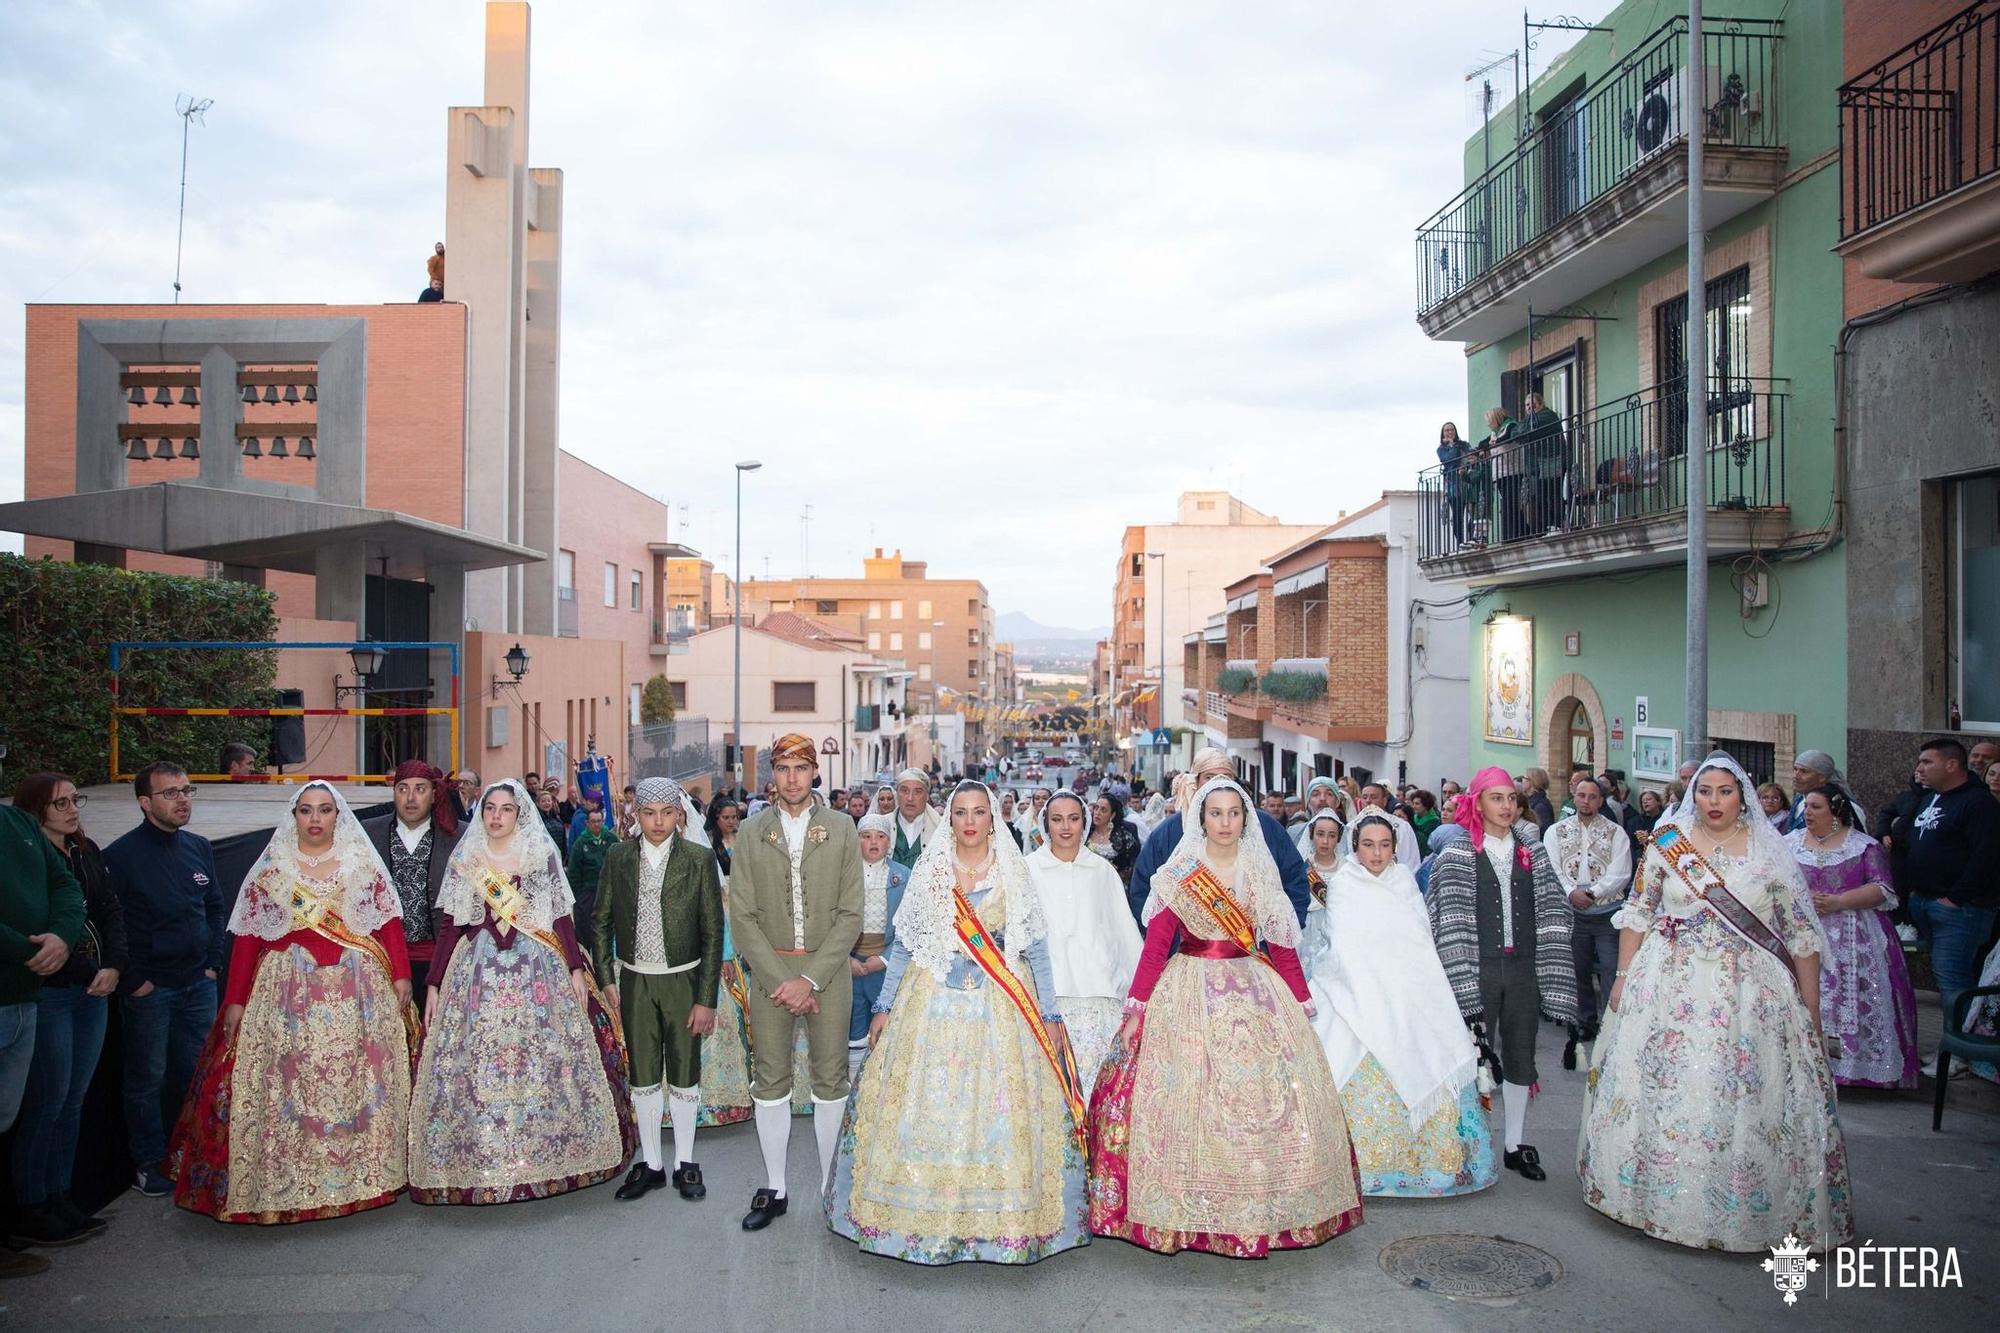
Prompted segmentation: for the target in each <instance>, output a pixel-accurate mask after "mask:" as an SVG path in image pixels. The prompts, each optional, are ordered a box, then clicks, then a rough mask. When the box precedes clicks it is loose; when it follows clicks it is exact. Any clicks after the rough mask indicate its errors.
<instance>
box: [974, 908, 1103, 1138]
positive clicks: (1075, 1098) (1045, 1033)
mask: <svg viewBox="0 0 2000 1333" xmlns="http://www.w3.org/2000/svg"><path fill="white" fill-rule="evenodd" d="M951 899H952V906H953V908H954V909H955V913H954V917H953V922H952V924H953V925H954V927H956V929H957V931H958V942H959V943H960V944H963V945H964V946H965V952H966V953H967V954H968V955H969V956H970V957H971V958H972V961H973V962H975V963H977V964H979V970H980V971H982V972H984V973H985V974H986V976H987V978H988V980H990V981H992V983H993V984H994V985H995V986H998V987H999V988H1000V992H1001V994H1003V995H1005V996H1006V997H1007V998H1008V999H1010V1000H1012V1001H1013V1002H1014V1007H1015V1008H1016V1009H1018V1010H1019V1011H1020V1013H1021V1018H1022V1020H1023V1021H1024V1022H1026V1023H1027V1025H1028V1031H1029V1032H1030V1033H1032V1034H1033V1035H1034V1038H1035V1044H1036V1045H1037V1046H1039V1047H1041V1048H1042V1054H1043V1055H1045V1056H1047V1057H1048V1061H1049V1067H1050V1068H1051V1069H1053V1070H1055V1074H1056V1083H1057V1085H1058V1086H1060V1087H1061V1088H1062V1093H1063V1100H1064V1101H1066V1102H1068V1103H1069V1124H1070V1132H1071V1133H1073V1134H1075V1135H1076V1141H1077V1146H1078V1147H1085V1146H1086V1145H1087V1144H1088V1142H1089V1137H1088V1133H1089V1131H1088V1126H1087V1125H1086V1124H1085V1115H1086V1111H1085V1107H1084V1102H1083V1078H1082V1076H1081V1075H1080V1074H1079V1073H1078V1072H1077V1067H1076V1055H1075V1053H1074V1052H1073V1051H1071V1050H1070V1045H1069V1034H1068V1033H1067V1032H1065V1033H1064V1034H1063V1036H1062V1038H1061V1040H1057V1038H1056V1037H1055V1035H1054V1034H1053V1033H1051V1032H1050V1031H1049V1027H1048V1024H1046V1023H1044V1022H1043V1021H1042V1009H1041V1006H1040V1005H1039V1004H1037V1003H1036V1002H1035V998H1034V997H1033V996H1031V995H1029V994H1028V987H1027V985H1026V983H1024V982H1023V981H1022V980H1021V978H1019V977H1018V976H1015V975H1014V969H1012V968H1010V967H1008V966H1007V960H1006V959H1005V958H1003V957H1002V956H1001V954H1000V948H999V946H998V945H996V944H995V943H994V942H993V936H992V935H991V934H989V933H988V932H987V930H986V927H985V926H984V925H982V924H981V923H980V920H979V913H977V912H975V911H973V910H972V904H971V903H970V902H968V901H967V900H966V897H965V895H964V894H963V893H961V892H960V891H959V890H958V889H957V888H956V887H954V888H953V889H952V891H951Z"/></svg>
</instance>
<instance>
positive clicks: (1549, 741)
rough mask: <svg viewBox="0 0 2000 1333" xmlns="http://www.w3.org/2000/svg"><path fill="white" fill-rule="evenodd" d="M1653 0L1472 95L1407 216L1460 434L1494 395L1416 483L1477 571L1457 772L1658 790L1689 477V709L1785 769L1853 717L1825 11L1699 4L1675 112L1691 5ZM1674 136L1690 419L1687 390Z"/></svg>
mask: <svg viewBox="0 0 2000 1333" xmlns="http://www.w3.org/2000/svg"><path fill="white" fill-rule="evenodd" d="M1663 12H1666V13H1669V14H1671V12H1672V11H1671V10H1670V9H1669V10H1665V11H1663V10H1662V7H1661V6H1658V5H1654V4H1650V3H1648V4H1640V3H1630V4H1625V5H1621V6H1619V7H1618V8H1617V9H1615V10H1613V11H1612V12H1611V13H1610V14H1608V15H1606V16H1605V17H1603V18H1602V19H1599V20H1597V26H1598V28H1600V29H1602V31H1595V32H1590V33H1587V34H1585V35H1584V36H1583V37H1582V38H1581V39H1580V40H1578V41H1577V42H1576V44H1575V45H1574V46H1573V47H1572V48H1571V49H1570V50H1569V51H1568V52H1566V53H1565V54H1564V55H1563V56H1562V57H1561V58H1560V59H1558V60H1556V61H1555V62H1553V64H1552V65H1551V67H1550V68H1549V69H1547V70H1546V71H1544V72H1538V73H1537V74H1536V75H1535V77H1534V81H1533V84H1532V86H1531V87H1530V88H1529V90H1528V93H1527V95H1526V97H1525V98H1524V99H1523V101H1524V103H1525V105H1524V106H1522V107H1521V108H1519V109H1518V111H1517V108H1515V107H1514V106H1512V105H1502V106H1499V107H1497V108H1495V109H1494V111H1493V113H1492V120H1491V123H1490V126H1489V128H1488V129H1487V130H1486V131H1485V132H1482V133H1479V134H1475V135H1474V136H1473V137H1472V138H1471V139H1470V140H1469V141H1468V142H1467V144H1466V148H1465V153H1466V173H1465V179H1466V182H1467V185H1466V189H1465V191H1464V192H1463V193H1462V194H1461V195H1459V197H1458V198H1456V199H1454V200H1452V201H1450V202H1449V203H1447V204H1446V205H1444V206H1443V207H1442V208H1440V209H1439V211H1438V212H1437V213H1436V214H1435V215H1434V216H1433V217H1431V218H1430V219H1429V220H1427V221H1426V222H1425V223H1424V224H1423V226H1422V227H1420V228H1419V229H1418V234H1417V276H1418V299H1419V309H1418V322H1419V323H1420V325H1421V326H1422V327H1423V329H1424V332H1425V333H1426V335H1427V336H1429V337H1431V338H1434V339H1437V340H1439V341H1443V342H1457V343H1462V344H1464V345H1465V348H1466V380H1467V409H1468V411H1467V417H1466V419H1463V420H1462V421H1461V422H1460V423H1459V424H1460V425H1461V427H1462V428H1463V430H1464V435H1465V438H1466V439H1467V440H1468V441H1470V442H1472V443H1473V444H1475V445H1477V444H1479V443H1480V442H1481V441H1483V440H1486V439H1487V438H1488V436H1489V430H1488V425H1487V422H1486V416H1487V413H1488V410H1489V409H1498V410H1499V412H1500V413H1501V414H1502V415H1503V417H1504V419H1505V421H1503V423H1502V427H1501V431H1500V433H1498V434H1497V435H1496V436H1495V437H1494V438H1493V441H1492V443H1490V444H1489V445H1488V446H1487V447H1486V448H1484V449H1482V450H1480V451H1479V452H1477V453H1475V454H1473V455H1472V456H1470V457H1468V458H1467V459H1465V460H1463V461H1461V462H1459V463H1458V464H1457V465H1456V466H1451V465H1444V464H1441V465H1440V466H1438V467H1436V468H1433V469H1430V470H1428V471H1426V472H1425V474H1424V475H1423V478H1422V482H1421V489H1422V491H1423V495H1424V502H1425V503H1424V519H1423V531H1422V535H1421V547H1422V550H1421V563H1422V566H1423V568H1424V570H1425V572H1426V573H1427V574H1428V575H1429V576H1430V577H1431V578H1433V579H1450V580H1457V581H1462V582H1464V583H1465V584H1466V585H1467V586H1468V587H1469V588H1470V589H1471V590H1472V592H1473V594H1474V607H1473V615H1472V616H1471V619H1470V627H1471V628H1470V633H1471V634H1472V643H1471V654H1470V656H1471V662H1472V681H1471V685H1470V688H1471V690H1472V692H1473V697H1472V708H1471V724H1472V731H1473V736H1472V756H1473V758H1472V763H1473V767H1474V768H1475V769H1476V768H1478V767H1480V766H1482V765H1485V764H1488V763H1492V764H1498V765H1501V766H1503V767H1505V768H1507V769H1508V770H1510V771H1512V772H1515V773H1519V772H1520V771H1521V770H1522V769H1524V768H1528V767H1532V766H1540V767H1544V768H1547V769H1548V770H1550V772H1551V773H1552V774H1554V775H1556V780H1557V781H1560V780H1561V776H1562V774H1564V773H1565V772H1566V771H1567V769H1568V766H1569V765H1570V763H1571V762H1573V761H1576V762H1584V763H1588V764H1590V765H1592V767H1593V768H1595V769H1600V770H1601V769H1604V768H1607V767H1608V768H1612V769H1618V770H1622V771H1625V772H1627V773H1628V774H1631V775H1633V776H1635V777H1639V778H1641V779H1642V780H1643V779H1645V778H1647V777H1648V776H1649V775H1657V777H1658V779H1659V780H1662V781H1663V780H1664V779H1665V778H1667V777H1670V776H1671V774H1672V771H1673V769H1674V767H1675V766H1676V763H1677V761H1678V760H1679V759H1680V758H1685V757H1687V756H1685V755H1682V754H1680V750H1681V749H1682V748H1683V746H1682V739H1683V738H1684V737H1685V736H1686V735H1687V732H1688V728H1687V726H1686V719H1685V718H1684V717H1683V716H1682V712H1683V708H1684V703H1683V700H1684V694H1685V672H1686V661H1687V654H1686V633H1685V626H1686V596H1685V586H1686V575H1685V561H1686V554H1687V505H1686V488H1687V485H1688V477H1689V472H1690V469H1691V468H1700V469H1702V472H1703V475H1704V476H1705V477H1706V479H1707V485H1708V517H1709V523H1708V527H1709V531H1708V542H1707V551H1708V561H1709V645H1710V648H1709V654H1710V667H1709V681H1710V684H1709V703H1710V715H1709V717H1708V719H1707V725H1706V727H1705V728H1701V729H1700V730H1704V731H1705V732H1706V733H1707V734H1708V735H1710V736H1712V737H1714V738H1715V739H1716V741H1717V743H1726V744H1727V747H1728V748H1729V749H1731V750H1732V752H1734V753H1736V754H1737V755H1738V757H1739V758H1740V759H1742V760H1743V761H1744V763H1745V766H1746V767H1748V768H1749V769H1750V770H1751V771H1752V773H1753V775H1757V776H1759V777H1762V776H1764V775H1767V774H1768V775H1775V776H1776V778H1777V780H1778V781H1779V782H1780V783H1781V784H1783V785H1785V786H1786V787H1787V789H1789V787H1790V774H1791V761H1792V758H1793V756H1794V755H1795V754H1796V753H1797V752H1798V751H1799V750H1803V749H1810V748H1818V749H1825V750H1828V751H1831V752H1833V753H1834V754H1835V756H1836V758H1838V757H1841V750H1842V749H1843V746H1844V742H1845V738H1846V734H1847V679H1846V667H1845V658H1846V651H1845V649H1846V631H1845V626H1844V623H1843V607H1844V599H1845V578H1844V572H1843V566H1842V560H1843V556H1842V550H1841V547H1840V546H1839V544H1838V543H1837V542H1835V541H1833V540H1832V539H1831V534H1832V532H1833V531H1834V529H1833V527H1832V522H1833V519H1834V516H1835V515H1834V507H1833V500H1834V495H1835V485H1836V476H1835V415H1836V413H1835V395H1834V371H1835V366H1834V356H1833V344H1834V341H1835V339H1836V337H1837V336H1838V334H1839V331H1840V327H1841V322H1842V317H1843V316H1842V306H1841V280H1842V268H1841V261H1840V259H1839V258H1838V257H1837V256H1836V255H1834V253H1833V246H1834V244H1835V243H1836V242H1837V241H1838V239H1839V232H1840V226H1839V207H1838V204H1839V180H1840V172H1839V154H1838V145H1839V123H1838V116H1837V109H1836V94H1835V90H1836V88H1837V87H1838V86H1839V84H1840V82H1841V14H1840V8H1839V5H1838V4H1836V3H1833V0H1805V2H1803V3H1796V2H1795V3H1780V2H1779V0H1741V3H1738V4H1736V5H1734V6H1732V14H1731V16H1730V17H1729V18H1728V19H1726V20H1722V19H1713V18H1711V19H1709V20H1708V21H1707V25H1706V31H1705V32H1704V33H1703V34H1702V35H1701V37H1700V42H1701V50H1702V58H1703V63H1704V64H1705V65H1706V78H1705V80H1704V82H1705V85H1706V86H1705V88H1704V90H1703V95H1702V97H1701V105H1699V106H1690V105H1688V103H1689V101H1690V100H1691V99H1690V98H1689V97H1688V95H1687V65H1688V62H1689V49H1690V35H1689V33H1688V30H1687V23H1686V18H1685V15H1684V14H1683V15H1682V16H1680V17H1678V18H1669V19H1668V20H1667V21H1666V22H1664V23H1662V22H1661V18H1660V16H1661V14H1662V13H1663ZM1517 127H1518V128H1517ZM1691 133H1700V134H1702V135H1703V140H1702V142H1703V151H1704V155H1705V158H1706V161H1705V163H1704V170H1703V179H1704V182H1705V188H1704V199H1705V207H1706V216H1707V259H1706V271H1705V272H1706V279H1707V282H1706V288H1707V290H1706V292H1705V293H1704V295H1703V303H1704V307H1705V310H1706V318H1705V321H1704V328H1705V330H1706V336H1707V340H1708V360H1709V367H1708V376H1707V384H1706V393H1705V395H1704V399H1705V406H1706V412H1705V413H1691V412H1690V410H1689V405H1688V395H1687V387H1686V384H1687V381H1686V376H1687V374H1688V367H1687V358H1686V346H1685V344H1686V322H1687V310H1688V305H1687V301H1688V291H1687V281H1686V276H1687V251H1686V239H1687V199H1688V181H1689V175H1688V152H1687V148H1688V137H1689V135H1690V134H1691ZM1537 395H1538V396H1539V399H1540V402H1541V410H1540V412H1539V414H1536V413H1535V412H1534V411H1533V410H1532V409H1533V407H1534V399H1535V396H1537ZM1695 415H1704V416H1705V418H1706V419H1705V420H1701V421H1693V420H1690V418H1691V417H1692V416H1695ZM1506 421H1511V422H1512V423H1513V424H1512V428H1511V430H1509V429H1508V428H1507V426H1506V424H1505V422H1506ZM1656 785H1657V784H1656Z"/></svg>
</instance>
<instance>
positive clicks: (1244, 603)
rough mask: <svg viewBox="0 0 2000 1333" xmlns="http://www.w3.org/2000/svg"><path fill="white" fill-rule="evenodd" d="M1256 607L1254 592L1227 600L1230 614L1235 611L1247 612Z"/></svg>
mask: <svg viewBox="0 0 2000 1333" xmlns="http://www.w3.org/2000/svg"><path fill="white" fill-rule="evenodd" d="M1256 605H1257V594H1256V593H1254V592H1246V593H1244V594H1243V595H1242V596H1241V597H1232V598H1230V599H1229V610H1230V611H1231V612H1232V613H1234V612H1237V611H1248V610H1251V609H1253V608H1254V607H1255V606H1256Z"/></svg>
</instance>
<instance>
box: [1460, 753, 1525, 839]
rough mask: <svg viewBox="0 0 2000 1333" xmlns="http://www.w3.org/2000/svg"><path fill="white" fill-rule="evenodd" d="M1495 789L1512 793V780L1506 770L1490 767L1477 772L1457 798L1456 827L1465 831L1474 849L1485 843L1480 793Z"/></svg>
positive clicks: (1484, 821) (1484, 822) (1484, 825)
mask: <svg viewBox="0 0 2000 1333" xmlns="http://www.w3.org/2000/svg"><path fill="white" fill-rule="evenodd" d="M1495 787H1503V788H1505V789H1506V790H1508V791H1512V790H1514V779H1513V778H1511V777H1509V776H1508V775H1507V770H1506V769H1504V768H1501V767H1499V766H1497V765H1490V766H1488V767H1486V768H1482V769H1480V770H1479V772H1478V774H1477V775H1475V776H1474V777H1473V779H1472V785H1471V786H1469V787H1467V788H1466V789H1465V794H1464V795H1463V796H1461V797H1459V798H1458V826H1459V827H1460V828H1462V829H1464V830H1465V833H1466V836H1467V837H1468V838H1470V839H1471V841H1472V845H1473V847H1474V848H1478V847H1479V846H1480V845H1481V844H1482V843H1484V842H1485V832H1486V819H1485V817H1484V816H1483V815H1481V814H1480V813H1479V797H1480V793H1482V792H1488V791H1492V790H1493V789H1494V788H1495Z"/></svg>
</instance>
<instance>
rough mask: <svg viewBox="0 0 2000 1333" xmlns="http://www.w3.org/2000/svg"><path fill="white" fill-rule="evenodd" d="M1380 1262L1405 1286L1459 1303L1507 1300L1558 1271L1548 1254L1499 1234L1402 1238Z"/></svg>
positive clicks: (1539, 1285)
mask: <svg viewBox="0 0 2000 1333" xmlns="http://www.w3.org/2000/svg"><path fill="white" fill-rule="evenodd" d="M1380 1262H1381V1264H1382V1271H1383V1272H1385V1273H1387V1274H1388V1275H1389V1276H1390V1277H1392V1278H1394V1279H1396V1281H1398V1282H1400V1283H1402V1284H1403V1285H1404V1286H1406V1287H1415V1288H1417V1289H1418V1290H1419V1291H1434V1292H1436V1293H1437V1294H1438V1295H1440V1296H1450V1297H1452V1298H1453V1299H1454V1300H1464V1301H1504V1300H1512V1299H1514V1298H1516V1297H1520V1296H1526V1295H1527V1294H1528V1293H1530V1292H1534V1291H1540V1290H1542V1289H1543V1288H1544V1287H1548V1286H1551V1285H1553V1284H1554V1283H1555V1281H1556V1279H1557V1278H1560V1277H1561V1276H1562V1275H1563V1266H1562V1261H1561V1260H1559V1259H1557V1258H1556V1257H1555V1256H1554V1255H1553V1254H1550V1253H1548V1252H1547V1251H1545V1250H1538V1249H1536V1248H1535V1247H1534V1246H1532V1245H1523V1244H1521V1242H1519V1241H1516V1240H1507V1239H1506V1238H1504V1237H1501V1236H1459V1235H1451V1236H1406V1237H1404V1238H1403V1239H1402V1240H1399V1241H1396V1242H1395V1243H1394V1244H1392V1245H1390V1246H1389V1247H1388V1248H1386V1249H1384V1250H1383V1251H1382V1253H1381V1256H1380Z"/></svg>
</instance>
